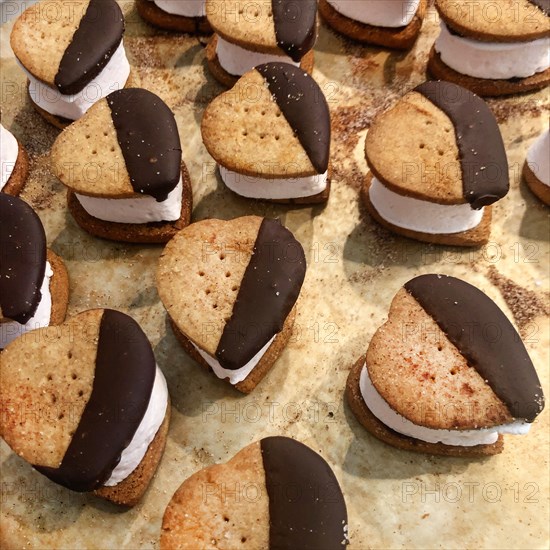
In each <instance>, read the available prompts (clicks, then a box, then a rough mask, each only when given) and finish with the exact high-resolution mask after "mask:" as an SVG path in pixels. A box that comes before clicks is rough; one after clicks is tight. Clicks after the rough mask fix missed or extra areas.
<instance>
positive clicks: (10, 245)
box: [0, 193, 69, 360]
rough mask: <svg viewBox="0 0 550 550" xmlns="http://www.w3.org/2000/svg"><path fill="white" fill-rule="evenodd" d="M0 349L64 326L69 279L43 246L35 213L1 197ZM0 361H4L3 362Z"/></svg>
mask: <svg viewBox="0 0 550 550" xmlns="http://www.w3.org/2000/svg"><path fill="white" fill-rule="evenodd" d="M0 230H1V233H0V234H1V243H0V349H2V348H4V347H6V346H7V345H8V344H9V343H10V342H11V341H12V340H14V339H15V338H17V337H18V336H21V335H23V334H25V333H26V332H28V331H30V330H33V329H35V328H39V327H45V326H48V325H56V324H59V323H62V322H63V321H64V320H65V313H66V311H67V304H68V300H69V277H68V275H67V269H66V268H65V264H64V263H63V260H62V259H61V258H60V257H59V256H58V255H57V254H55V253H54V252H52V251H51V250H49V249H48V248H47V246H46V233H45V232H44V227H43V225H42V222H41V221H40V218H39V217H38V215H37V214H36V212H35V211H34V210H33V209H32V208H31V207H30V206H29V205H28V204H27V203H26V202H24V201H23V200H21V199H20V198H18V197H13V196H10V195H7V194H5V193H0ZM2 360H3V359H2Z"/></svg>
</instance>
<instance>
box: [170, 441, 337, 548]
mask: <svg viewBox="0 0 550 550" xmlns="http://www.w3.org/2000/svg"><path fill="white" fill-rule="evenodd" d="M224 487H237V494H236V495H235V497H230V498H228V497H227V495H228V492H226V490H225V489H222V488H224ZM248 490H250V492H248ZM232 494H234V493H232ZM347 544H348V519H347V510H346V503H345V501H344V496H343V495H342V490H341V489H340V486H339V484H338V480H337V479H336V476H335V475H334V473H333V471H332V470H331V468H330V466H329V465H328V464H327V463H326V462H325V460H324V459H323V458H322V457H321V456H320V455H318V454H317V453H316V452H315V451H313V450H311V449H310V448H309V447H307V446H306V445H304V444H303V443H300V442H299V441H296V440H294V439H290V438H288V437H266V438H265V439H262V440H260V441H257V442H255V443H252V444H251V445H248V446H247V447H245V448H244V449H242V450H241V451H240V452H239V453H237V454H236V455H235V456H234V457H233V458H232V459H231V460H230V461H229V462H227V463H226V464H216V465H214V466H210V467H209V468H205V469H203V470H201V471H199V472H197V473H196V474H194V475H192V476H191V477H190V478H188V479H187V480H185V481H184V482H183V484H182V485H181V487H180V488H179V489H178V490H177V491H176V493H175V494H174V496H173V497H172V500H171V501H170V502H169V504H168V507H167V508H166V511H165V513H164V518H163V521H162V530H161V535H160V548H161V550H171V549H172V548H243V549H250V550H252V549H257V548H289V549H290V548H303V549H316V550H317V549H318V550H336V549H338V548H345V546H346V545H347Z"/></svg>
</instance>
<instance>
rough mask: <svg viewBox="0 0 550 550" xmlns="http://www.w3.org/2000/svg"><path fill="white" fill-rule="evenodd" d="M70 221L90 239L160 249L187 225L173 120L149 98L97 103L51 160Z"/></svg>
mask: <svg viewBox="0 0 550 550" xmlns="http://www.w3.org/2000/svg"><path fill="white" fill-rule="evenodd" d="M51 159H52V168H53V172H54V173H55V175H56V176H57V177H58V178H59V179H60V180H61V182H62V183H63V184H64V185H65V186H66V187H67V188H68V194H67V201H68V205H69V210H70V212H71V214H72V215H73V217H74V219H75V220H76V222H77V223H78V225H80V226H81V227H82V228H83V229H84V230H86V231H88V232H89V233H91V234H92V235H95V236H97V237H102V238H104V239H110V240H115V241H125V242H134V243H164V242H166V241H168V240H169V239H170V238H171V237H172V236H173V235H175V233H176V232H177V231H179V230H180V229H182V228H184V227H185V226H186V225H187V224H188V223H189V221H190V219H191V210H192V203H193V197H192V189H191V182H190V179H189V173H188V172H187V168H186V166H185V163H184V162H183V161H182V150H181V142H180V137H179V133H178V127H177V124H176V119H175V117H174V114H173V113H172V111H171V110H170V108H169V107H168V106H167V105H166V104H165V103H164V102H163V101H162V99H160V97H158V96H157V95H155V94H153V93H152V92H149V91H148V90H144V89H141V88H128V89H125V90H119V91H116V92H113V93H112V94H109V95H108V96H107V97H106V98H104V99H102V100H100V101H98V102H97V103H96V104H95V105H94V106H93V107H92V108H91V109H90V110H89V111H88V112H87V113H86V115H85V116H84V117H82V118H81V119H80V120H78V121H77V122H75V123H74V124H72V125H71V126H70V127H69V128H66V129H65V130H64V131H63V132H62V133H61V134H60V135H59V137H58V138H57V140H56V141H55V143H54V145H53V147H52V152H51Z"/></svg>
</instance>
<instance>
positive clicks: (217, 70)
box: [206, 34, 314, 88]
mask: <svg viewBox="0 0 550 550" xmlns="http://www.w3.org/2000/svg"><path fill="white" fill-rule="evenodd" d="M217 45H218V35H217V34H213V35H212V38H210V40H209V41H208V44H207V46H206V62H207V64H208V68H209V69H210V72H211V73H212V75H213V76H214V78H215V79H216V80H217V81H218V82H220V83H221V84H223V85H224V86H227V87H228V88H232V87H233V86H234V85H235V83H236V82H237V80H239V78H240V76H236V75H234V74H230V73H228V72H227V71H226V70H225V69H224V68H223V67H222V66H221V65H220V62H219V60H218V54H217V53H216V47H217ZM313 62H314V56H313V50H310V51H309V52H307V53H306V55H304V57H303V58H302V61H301V63H300V68H302V69H303V70H304V71H305V72H306V73H309V74H311V72H312V71H313Z"/></svg>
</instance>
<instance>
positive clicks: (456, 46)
mask: <svg viewBox="0 0 550 550" xmlns="http://www.w3.org/2000/svg"><path fill="white" fill-rule="evenodd" d="M435 5H436V7H437V11H438V12H439V15H440V17H441V33H440V35H439V37H438V38H437V40H436V41H435V44H434V46H433V47H432V50H431V52H430V59H429V62H428V69H429V71H430V72H431V73H432V75H433V76H434V77H435V78H440V79H442V80H448V81H450V82H455V83H456V84H460V85H461V86H464V87H465V88H468V89H470V90H472V91H473V92H475V93H476V94H479V95H481V96H500V95H509V94H517V93H522V92H528V91H531V90H537V89H539V88H544V87H545V86H547V85H548V84H549V83H550V56H549V55H548V50H549V49H550V17H549V16H550V2H548V0H515V1H514V2H491V1H490V0H481V1H480V2H471V1H469V0H459V1H456V0H436V3H435Z"/></svg>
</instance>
